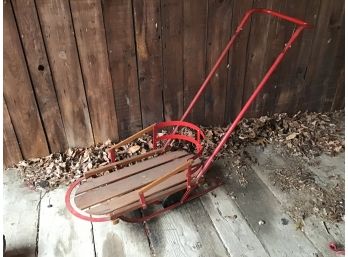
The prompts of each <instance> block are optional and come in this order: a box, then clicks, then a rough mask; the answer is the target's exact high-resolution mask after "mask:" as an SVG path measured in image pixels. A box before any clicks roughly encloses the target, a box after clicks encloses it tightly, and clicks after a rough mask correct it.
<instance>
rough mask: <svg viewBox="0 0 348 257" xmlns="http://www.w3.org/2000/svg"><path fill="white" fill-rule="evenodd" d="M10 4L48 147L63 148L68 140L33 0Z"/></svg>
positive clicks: (52, 150) (57, 150)
mask: <svg viewBox="0 0 348 257" xmlns="http://www.w3.org/2000/svg"><path fill="white" fill-rule="evenodd" d="M12 4H13V9H14V13H15V16H16V21H17V25H18V30H19V34H20V36H21V39H22V44H23V49H24V53H25V58H26V61H27V65H28V70H29V73H30V77H31V81H32V86H33V88H34V91H35V94H36V96H37V97H36V99H37V103H38V106H39V110H40V114H41V117H42V122H43V126H44V128H45V132H46V134H47V140H48V144H49V148H50V151H51V152H60V151H63V150H65V149H66V148H67V146H68V143H67V140H66V136H65V130H64V125H63V122H62V117H61V114H60V109H59V105H58V101H57V95H56V92H55V88H54V84H53V80H52V74H51V68H50V65H49V62H48V58H47V55H46V49H45V45H44V42H43V38H42V34H41V27H40V23H39V19H38V16H37V12H36V6H35V2H34V1H26V2H23V1H18V0H14V1H12Z"/></svg>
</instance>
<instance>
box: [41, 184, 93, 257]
mask: <svg viewBox="0 0 348 257" xmlns="http://www.w3.org/2000/svg"><path fill="white" fill-rule="evenodd" d="M65 192H66V188H59V189H56V190H54V191H51V192H49V193H47V194H46V195H45V196H44V197H43V198H42V200H41V207H40V230H39V242H38V256H39V257H44V256H45V257H46V256H47V257H51V256H55V257H68V256H71V257H73V256H74V257H75V256H86V257H94V256H95V253H94V247H93V235H92V225H91V223H90V222H87V221H84V220H80V219H78V218H76V217H75V216H73V215H72V214H71V213H69V211H68V210H67V209H66V206H65V203H64V197H63V196H64V194H65Z"/></svg>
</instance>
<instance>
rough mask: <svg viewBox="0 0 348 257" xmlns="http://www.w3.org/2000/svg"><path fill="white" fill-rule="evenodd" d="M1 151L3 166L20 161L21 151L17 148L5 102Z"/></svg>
mask: <svg viewBox="0 0 348 257" xmlns="http://www.w3.org/2000/svg"><path fill="white" fill-rule="evenodd" d="M3 115H4V116H3V122H4V123H3V126H4V128H3V133H4V134H3V137H4V138H3V140H4V141H3V144H4V145H3V149H4V156H3V157H4V163H5V166H10V165H12V164H15V163H17V162H19V161H20V160H22V158H23V157H22V153H21V149H20V148H19V145H18V142H17V137H16V133H15V131H14V129H13V126H12V121H11V118H10V115H9V113H8V110H7V106H6V103H5V100H4V102H3Z"/></svg>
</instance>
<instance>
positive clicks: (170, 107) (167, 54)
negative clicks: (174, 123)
mask: <svg viewBox="0 0 348 257" xmlns="http://www.w3.org/2000/svg"><path fill="white" fill-rule="evenodd" d="M183 4H184V3H183V0H167V1H161V24H162V55H163V57H162V58H163V60H162V63H163V64H162V65H163V67H162V68H163V101H164V103H163V104H164V119H165V120H178V119H180V117H181V116H182V114H183V104H184V103H183V100H184V86H183V73H184V67H183Z"/></svg>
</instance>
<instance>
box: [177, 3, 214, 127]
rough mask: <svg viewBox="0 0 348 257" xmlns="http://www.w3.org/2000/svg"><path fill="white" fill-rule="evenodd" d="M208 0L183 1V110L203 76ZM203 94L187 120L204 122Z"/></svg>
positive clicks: (201, 81)
mask: <svg viewBox="0 0 348 257" xmlns="http://www.w3.org/2000/svg"><path fill="white" fill-rule="evenodd" d="M207 17H208V0H203V1H202V0H191V1H184V24H183V26H184V35H183V37H184V39H183V40H184V43H183V45H184V46H183V55H184V56H183V65H184V78H183V83H184V110H186V108H187V107H188V105H189V104H190V102H191V100H192V99H193V97H194V95H195V94H196V92H197V91H198V89H199V87H200V85H201V84H202V83H203V81H204V78H205V70H206V39H207ZM204 107H205V106H204V94H203V95H202V96H201V98H200V100H199V101H197V103H196V105H195V107H194V108H193V109H192V111H191V113H190V115H189V116H188V117H187V120H188V121H191V122H194V123H198V124H204V120H205V117H204Z"/></svg>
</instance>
